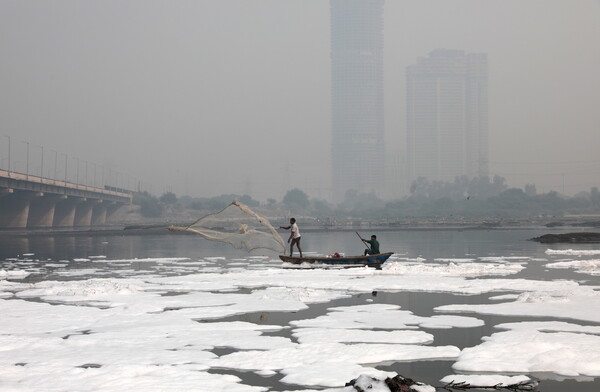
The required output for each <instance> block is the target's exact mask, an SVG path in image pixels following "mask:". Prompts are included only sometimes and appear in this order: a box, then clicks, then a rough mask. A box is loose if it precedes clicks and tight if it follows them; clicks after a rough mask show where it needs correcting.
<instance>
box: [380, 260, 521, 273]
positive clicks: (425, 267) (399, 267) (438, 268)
mask: <svg viewBox="0 0 600 392" xmlns="http://www.w3.org/2000/svg"><path fill="white" fill-rule="evenodd" d="M524 268H525V267H524V266H522V265H520V264H489V263H474V262H465V261H461V262H459V263H454V262H450V263H448V264H432V263H419V264H407V263H403V262H388V263H386V264H384V266H383V271H385V272H390V273H400V274H410V275H436V276H485V275H488V276H491V275H496V276H505V275H511V274H516V273H518V272H520V271H522V270H523V269H524Z"/></svg>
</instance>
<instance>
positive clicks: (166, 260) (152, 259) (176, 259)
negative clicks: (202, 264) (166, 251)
mask: <svg viewBox="0 0 600 392" xmlns="http://www.w3.org/2000/svg"><path fill="white" fill-rule="evenodd" d="M185 260H189V258H188V257H145V258H140V259H103V258H98V259H94V260H93V261H94V262H98V263H121V264H125V265H127V264H131V263H165V264H170V263H177V262H181V261H185ZM84 261H89V260H84Z"/></svg>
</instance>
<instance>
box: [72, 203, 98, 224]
mask: <svg viewBox="0 0 600 392" xmlns="http://www.w3.org/2000/svg"><path fill="white" fill-rule="evenodd" d="M98 202H99V201H98V200H89V199H82V201H81V202H80V203H78V204H77V208H76V209H75V219H74V221H73V226H90V225H91V224H92V210H93V208H94V206H95V205H96V204H97V203H98Z"/></svg>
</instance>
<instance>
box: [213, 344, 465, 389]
mask: <svg viewBox="0 0 600 392" xmlns="http://www.w3.org/2000/svg"><path fill="white" fill-rule="evenodd" d="M459 352H460V350H459V349H458V348H456V347H454V346H438V347H430V346H419V345H407V344H406V345H405V344H362V343H359V344H352V345H346V344H340V343H307V344H296V345H294V346H292V347H288V348H280V349H276V350H269V351H243V352H235V353H232V354H228V355H224V356H222V357H220V358H218V359H216V360H214V361H213V363H214V365H215V366H217V367H223V368H231V369H242V370H264V369H269V370H277V371H280V372H281V373H283V374H286V378H284V380H282V381H284V382H292V380H293V382H294V383H299V384H300V385H322V383H324V382H325V380H324V379H325V378H327V379H328V380H329V381H327V385H325V386H335V385H338V386H341V385H343V384H344V383H345V382H347V381H349V378H348V377H349V376H350V375H349V374H346V373H345V368H347V367H350V366H359V365H361V364H369V363H380V362H387V361H414V360H420V359H450V358H454V357H456V356H457V355H458V354H459ZM319 368H320V369H323V368H327V369H331V372H332V373H330V374H328V375H327V374H324V373H323V371H318V369H319ZM357 369H358V368H357ZM339 372H344V373H343V376H339V377H338V376H337V374H339ZM357 372H358V373H357ZM360 373H364V369H361V370H360V371H358V370H356V371H355V372H353V374H354V375H356V374H360ZM354 377H355V376H354ZM354 377H350V379H352V378H354ZM315 378H318V380H316V379H315ZM313 380H314V381H313Z"/></svg>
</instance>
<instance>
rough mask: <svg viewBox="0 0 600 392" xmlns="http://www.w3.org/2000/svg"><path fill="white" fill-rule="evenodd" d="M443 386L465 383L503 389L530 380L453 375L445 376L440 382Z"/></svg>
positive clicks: (477, 375)
mask: <svg viewBox="0 0 600 392" xmlns="http://www.w3.org/2000/svg"><path fill="white" fill-rule="evenodd" d="M440 381H441V382H443V383H445V384H449V383H455V384H458V383H465V384H468V385H470V386H487V387H493V386H498V387H505V386H508V385H515V384H519V383H524V382H527V381H531V379H530V378H529V377H527V376H524V375H520V376H503V375H501V374H486V375H483V374H470V375H466V374H453V375H450V376H446V377H444V378H442V379H441V380H440Z"/></svg>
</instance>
